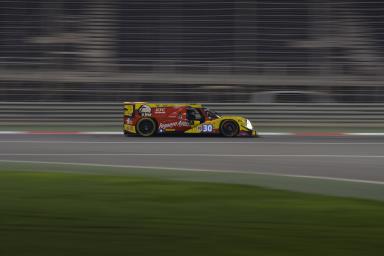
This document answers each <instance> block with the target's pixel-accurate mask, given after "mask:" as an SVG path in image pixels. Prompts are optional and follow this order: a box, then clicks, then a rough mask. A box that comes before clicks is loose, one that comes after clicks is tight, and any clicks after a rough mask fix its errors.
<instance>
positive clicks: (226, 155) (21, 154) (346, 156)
mask: <svg viewBox="0 0 384 256" xmlns="http://www.w3.org/2000/svg"><path fill="white" fill-rule="evenodd" d="M0 156H148V157H149V156H152V157H153V156H154V157H156V156H157V157H180V156H188V157H194V156H196V157H270V158H285V157H288V158H289V157H292V158H384V155H302V154H301V155H293V154H292V155H289V154H281V155H269V154H268V155H267V154H266V155H252V154H249V155H233V154H161V153H154V154H151V153H1V154H0Z"/></svg>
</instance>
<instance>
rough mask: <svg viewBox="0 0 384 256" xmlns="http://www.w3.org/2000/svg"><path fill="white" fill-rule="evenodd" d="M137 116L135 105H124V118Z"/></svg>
mask: <svg viewBox="0 0 384 256" xmlns="http://www.w3.org/2000/svg"><path fill="white" fill-rule="evenodd" d="M134 115H135V103H128V102H125V103H124V116H125V117H133V116H134Z"/></svg>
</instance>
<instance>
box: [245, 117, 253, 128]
mask: <svg viewBox="0 0 384 256" xmlns="http://www.w3.org/2000/svg"><path fill="white" fill-rule="evenodd" d="M245 127H247V128H248V129H249V130H253V126H252V123H251V121H249V120H248V119H247V124H246V126H245Z"/></svg>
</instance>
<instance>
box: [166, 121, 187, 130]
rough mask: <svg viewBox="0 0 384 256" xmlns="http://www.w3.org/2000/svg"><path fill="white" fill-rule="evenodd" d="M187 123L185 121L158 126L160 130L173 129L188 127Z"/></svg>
mask: <svg viewBox="0 0 384 256" xmlns="http://www.w3.org/2000/svg"><path fill="white" fill-rule="evenodd" d="M189 126H190V124H189V122H186V121H178V122H172V123H161V124H160V125H159V128H160V129H169V128H174V127H189Z"/></svg>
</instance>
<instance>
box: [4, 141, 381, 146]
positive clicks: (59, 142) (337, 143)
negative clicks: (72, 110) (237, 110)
mask: <svg viewBox="0 0 384 256" xmlns="http://www.w3.org/2000/svg"><path fill="white" fill-rule="evenodd" d="M0 143H31V144H33V143H35V144H277V145H350V144H351V145H384V142H277V141H68V140H0Z"/></svg>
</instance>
